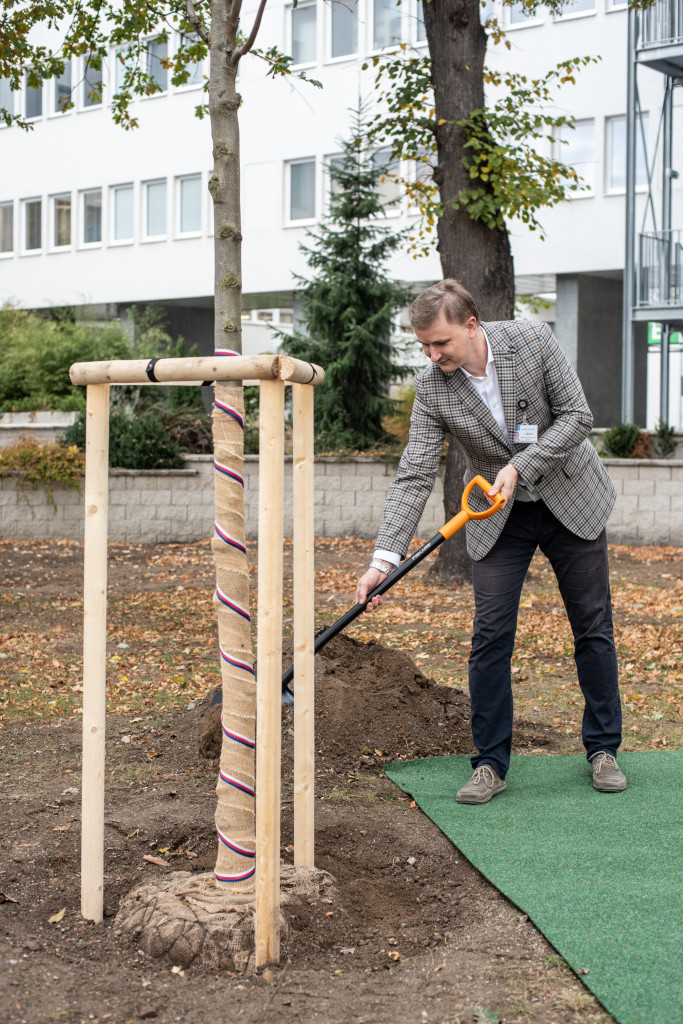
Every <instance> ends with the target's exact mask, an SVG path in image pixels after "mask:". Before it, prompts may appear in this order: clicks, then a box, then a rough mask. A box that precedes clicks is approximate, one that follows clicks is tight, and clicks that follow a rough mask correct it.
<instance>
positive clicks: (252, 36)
mask: <svg viewBox="0 0 683 1024" xmlns="http://www.w3.org/2000/svg"><path fill="white" fill-rule="evenodd" d="M267 3H268V0H261V2H260V4H259V7H258V11H257V12H256V17H255V18H254V24H253V25H252V27H251V32H250V33H249V38H248V39H247V41H246V43H244V44H243V45H242V46H238V47H237V49H236V50H235V52H234V53H233V55H232V58H231V59H232V63H233V64H237V62H238V61H239V60H240V58H241V57H244V55H245V53H249V51H250V50H251V48H252V46H253V45H254V43H255V42H256V36H257V35H258V30H259V29H260V27H261V19H262V18H263V12H264V11H265V9H266V4H267Z"/></svg>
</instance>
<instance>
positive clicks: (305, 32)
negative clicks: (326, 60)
mask: <svg viewBox="0 0 683 1024" xmlns="http://www.w3.org/2000/svg"><path fill="white" fill-rule="evenodd" d="M334 6H336V5H334ZM316 33H317V19H316V7H315V4H303V6H302V5H299V6H298V7H293V8H292V57H293V59H294V63H295V64H315V59H316V52H317V47H316Z"/></svg>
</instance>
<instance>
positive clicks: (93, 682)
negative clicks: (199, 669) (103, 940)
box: [81, 384, 109, 921]
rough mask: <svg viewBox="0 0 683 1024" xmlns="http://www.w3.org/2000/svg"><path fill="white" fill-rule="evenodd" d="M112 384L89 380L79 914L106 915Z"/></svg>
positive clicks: (94, 918) (99, 917)
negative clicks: (104, 894)
mask: <svg viewBox="0 0 683 1024" xmlns="http://www.w3.org/2000/svg"><path fill="white" fill-rule="evenodd" d="M108 462H109V385H108V384H89V385H88V390H87V408H86V434H85V534H84V551H83V561H84V578H83V780H82V784H81V816H82V825H81V914H82V915H83V917H84V918H86V919H87V920H89V921H101V920H102V918H103V909H104V908H103V885H104V724H105V715H106V708H107V702H106V691H105V685H106V659H107V508H108V497H109V495H108V485H109V469H108Z"/></svg>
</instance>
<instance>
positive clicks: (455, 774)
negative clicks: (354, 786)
mask: <svg viewBox="0 0 683 1024" xmlns="http://www.w3.org/2000/svg"><path fill="white" fill-rule="evenodd" d="M619 765H620V767H621V768H622V770H623V771H624V772H625V774H626V777H627V779H628V788H627V789H626V790H625V792H623V793H597V792H596V791H595V790H594V789H593V787H592V785H591V776H590V767H589V765H588V762H587V761H586V759H585V757H583V756H581V755H576V756H571V757H531V756H523V755H518V756H513V758H512V763H511V766H510V772H509V774H508V776H507V779H506V782H507V790H506V791H505V792H504V793H502V794H501V795H499V796H496V797H494V798H493V800H492V801H491V802H490V803H488V804H484V805H479V806H471V805H466V804H457V803H456V802H455V793H456V791H457V790H458V789H459V788H460V786H462V785H464V784H465V782H467V780H468V779H469V777H470V775H471V773H472V769H471V767H470V761H469V758H468V757H465V756H452V757H430V758H425V759H424V760H421V761H403V762H397V763H396V764H393V765H388V766H387V767H386V769H385V771H386V774H387V776H388V777H389V778H390V779H392V780H393V782H395V783H396V784H397V785H398V786H400V788H401V789H402V790H404V792H406V793H409V794H410V795H411V796H412V797H413V799H414V800H415V801H416V802H417V804H418V805H419V807H421V809H422V810H423V811H424V812H425V814H427V815H428V816H429V817H430V818H431V819H432V821H433V822H434V823H435V824H436V825H438V827H439V828H440V829H441V831H442V832H443V833H444V834H445V835H447V836H448V838H449V839H450V840H451V841H452V842H453V843H454V844H455V845H456V846H457V847H458V849H459V850H461V851H462V853H463V854H464V855H465V856H466V857H467V859H468V860H469V861H470V862H471V863H472V864H473V865H474V866H475V867H476V868H477V869H478V870H479V871H481V873H482V874H483V875H485V876H486V878H488V879H489V881H490V882H492V883H493V885H495V886H496V888H497V889H499V890H500V891H501V892H502V893H503V894H504V895H505V896H507V897H508V899H510V900H512V902H513V903H515V904H516V905H517V906H518V907H519V908H520V910H522V911H523V912H524V913H525V914H528V915H529V917H530V919H531V920H532V921H533V922H534V924H535V925H536V927H537V928H538V929H539V930H540V931H541V932H543V934H544V935H545V936H546V938H547V939H548V940H549V942H551V943H552V945H553V946H554V947H555V949H556V950H557V951H558V952H559V953H560V954H561V955H562V956H563V957H564V959H565V960H566V961H567V962H568V963H569V964H570V965H571V967H573V968H574V970H577V971H578V970H585V969H586V968H588V970H589V973H588V974H582V975H581V980H582V981H583V982H584V983H585V984H586V985H587V986H588V988H589V989H590V990H591V991H592V992H593V993H594V994H595V995H596V996H597V998H598V999H599V1000H600V1002H601V1003H602V1004H603V1006H604V1007H605V1008H606V1009H607V1010H608V1011H609V1012H610V1013H611V1014H612V1015H613V1016H614V1017H616V1018H617V1020H618V1021H619V1022H620V1024H682V1022H683V786H682V785H681V782H682V780H683V751H680V750H676V751H661V752H660V751H652V752H645V753H633V754H620V755H619Z"/></svg>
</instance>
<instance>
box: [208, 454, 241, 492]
mask: <svg viewBox="0 0 683 1024" xmlns="http://www.w3.org/2000/svg"><path fill="white" fill-rule="evenodd" d="M213 468H214V469H215V470H216V471H217V472H218V473H222V474H223V476H227V477H228V478H229V479H230V480H234V481H235V483H237V484H241V485H242V487H244V477H243V476H241V475H240V474H239V473H238V472H237V471H236V470H234V469H230V468H229V467H228V466H224V465H223V463H222V462H219V461H218V459H214V460H213Z"/></svg>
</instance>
